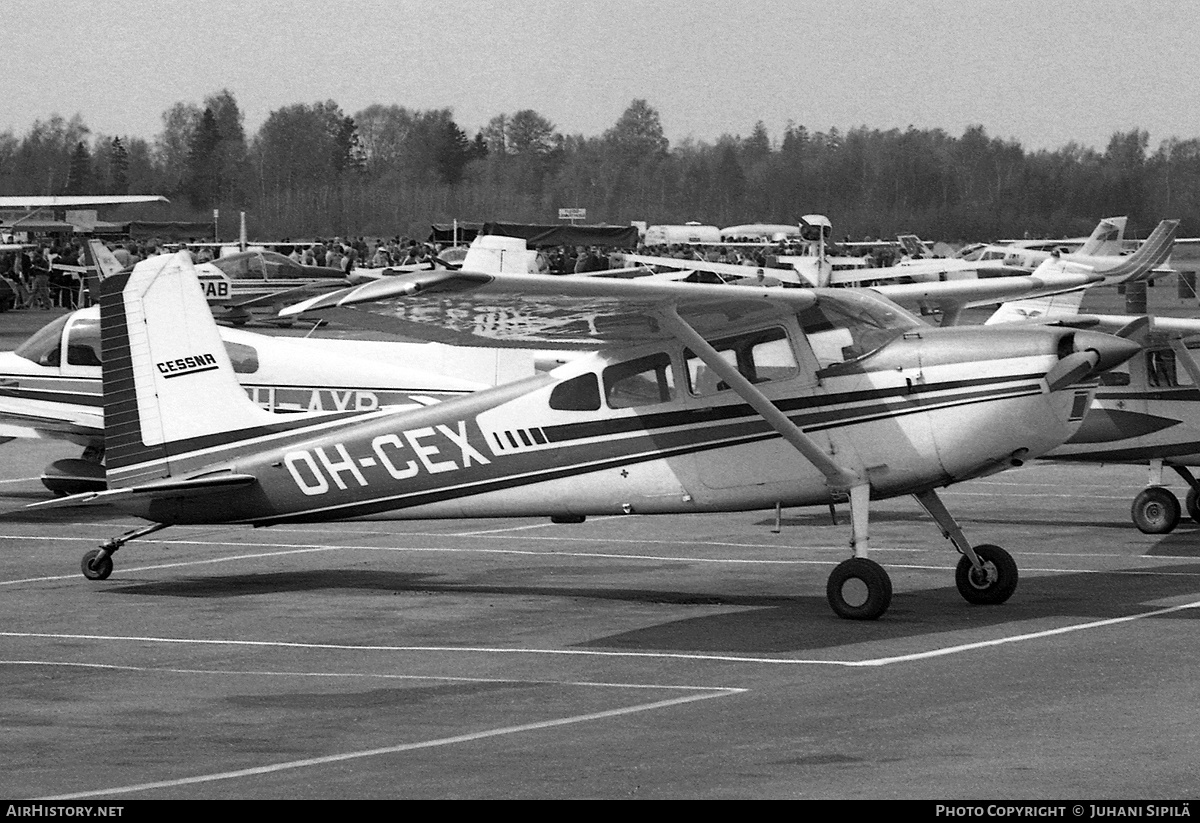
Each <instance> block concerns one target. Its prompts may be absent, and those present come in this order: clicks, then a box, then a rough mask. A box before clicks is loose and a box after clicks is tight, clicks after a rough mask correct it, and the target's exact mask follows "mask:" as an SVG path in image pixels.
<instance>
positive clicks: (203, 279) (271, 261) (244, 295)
mask: <svg viewBox="0 0 1200 823" xmlns="http://www.w3.org/2000/svg"><path fill="white" fill-rule="evenodd" d="M84 258H85V260H86V261H87V266H88V268H89V269H91V270H93V271H94V272H95V273H96V275H97V276H98V277H99V278H101V279H103V278H105V277H110V276H112V275H114V274H116V273H117V272H119V271H121V269H122V268H123V267H122V266H121V263H120V261H118V260H117V258H116V257H115V256H114V255H113V253H112V252H111V251H109V250H108V248H107V247H106V246H105V245H104V244H103V243H102V242H100V241H99V240H89V241H88V242H87V243H86V244H85V246H84ZM196 276H197V277H199V278H200V285H201V287H202V288H203V289H204V297H205V299H206V300H207V301H208V305H209V307H210V308H211V309H212V310H213V312H214V316H215V317H217V319H218V320H220V321H222V322H226V323H232V324H233V325H243V324H245V323H247V322H248V321H249V320H250V319H251V317H252V314H251V313H252V312H253V311H260V312H261V311H267V312H269V313H270V314H271V315H272V316H274V315H275V313H276V312H277V311H278V310H279V308H281V307H282V306H284V305H286V304H287V303H290V302H294V301H296V300H298V299H300V298H302V297H304V296H305V295H310V294H314V293H317V292H323V291H329V290H330V289H334V288H337V287H339V286H343V285H345V284H347V283H348V282H350V281H348V280H347V279H346V275H345V274H344V273H343V272H341V271H339V270H337V269H330V268H326V267H325V266H303V265H301V264H299V263H297V262H295V261H293V260H291V259H290V258H288V257H285V256H284V255H282V254H279V253H278V252H273V251H244V252H236V253H234V254H230V255H226V256H224V257H220V258H218V259H216V260H213V261H210V262H207V263H197V264H196Z"/></svg>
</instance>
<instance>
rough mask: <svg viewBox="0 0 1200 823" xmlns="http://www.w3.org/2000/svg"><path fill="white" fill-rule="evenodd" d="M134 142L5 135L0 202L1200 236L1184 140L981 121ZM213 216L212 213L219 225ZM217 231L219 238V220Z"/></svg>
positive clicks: (377, 108)
mask: <svg viewBox="0 0 1200 823" xmlns="http://www.w3.org/2000/svg"><path fill="white" fill-rule="evenodd" d="M162 123H163V128H162V131H161V132H160V133H159V134H158V135H156V136H155V137H154V138H153V139H152V140H147V139H145V138H141V137H136V136H131V135H123V136H110V135H103V134H96V133H93V132H92V130H91V129H89V128H88V126H87V125H86V123H85V122H84V120H83V118H82V116H81V115H79V114H76V115H74V116H73V117H71V118H70V119H64V118H63V117H62V116H60V115H57V114H55V115H52V116H51V117H50V118H49V119H47V120H44V121H43V120H38V121H37V122H35V123H34V124H33V126H32V127H30V129H29V131H28V132H27V133H25V134H24V135H21V136H18V135H16V134H14V133H13V132H12V131H11V130H10V131H5V132H0V194H18V195H30V194H84V193H86V194H123V193H138V194H146V193H153V194H165V195H167V196H168V197H170V198H171V200H172V203H171V205H170V206H168V207H166V208H165V211H166V214H164V208H163V207H161V206H159V207H155V210H154V211H153V217H154V218H155V219H175V220H208V219H211V214H212V210H213V209H221V210H222V213H223V214H226V215H233V214H235V213H236V212H238V211H245V212H246V213H247V222H248V225H249V228H250V232H251V234H252V235H253V236H255V237H258V238H263V239H267V238H270V239H283V238H285V237H290V238H297V239H298V238H313V237H325V236H330V235H343V236H346V235H350V236H357V235H367V236H393V235H399V234H407V235H409V236H418V237H419V236H423V235H424V234H425V233H426V232H427V231H428V226H429V224H430V223H437V222H450V221H451V220H454V219H457V220H460V221H483V220H508V221H518V222H543V223H545V222H556V221H557V210H558V209H559V208H585V209H587V214H588V219H589V222H606V223H613V224H628V223H629V221H631V220H645V221H647V222H649V223H683V222H687V221H689V220H696V221H699V222H701V223H710V224H715V225H718V226H723V225H730V224H734V223H749V222H765V223H794V222H796V221H797V219H798V218H799V216H801V215H803V214H808V213H813V212H816V213H821V214H825V215H827V216H828V217H829V218H830V219H831V220H832V221H833V223H834V228H835V231H836V232H837V234H838V236H841V235H843V234H846V235H850V236H852V237H854V238H855V239H858V238H860V237H863V236H871V237H889V236H893V235H895V234H896V233H898V232H915V233H917V234H920V235H922V236H925V237H930V238H940V239H947V240H975V239H991V238H998V237H1020V236H1022V235H1025V234H1029V235H1031V236H1035V237H1040V236H1049V237H1057V236H1063V235H1078V234H1086V233H1087V232H1088V231H1090V229H1091V228H1092V227H1093V226H1094V225H1095V223H1096V220H1097V219H1098V218H1100V217H1106V216H1115V215H1129V217H1130V220H1131V227H1132V228H1133V229H1134V230H1135V231H1137V232H1141V233H1143V234H1144V233H1145V232H1147V231H1149V229H1150V228H1152V227H1153V225H1154V223H1156V222H1157V221H1158V220H1159V219H1161V218H1164V217H1176V218H1179V219H1181V220H1182V224H1181V226H1180V234H1181V235H1182V236H1187V235H1189V234H1191V235H1195V234H1197V233H1200V138H1178V137H1172V138H1170V139H1168V140H1164V141H1162V142H1161V143H1160V144H1159V145H1158V146H1157V147H1156V148H1154V149H1151V147H1150V145H1149V133H1148V132H1146V131H1144V130H1141V129H1133V130H1130V131H1128V132H1117V133H1114V134H1113V135H1112V137H1111V139H1110V140H1109V143H1108V146H1107V147H1106V148H1105V150H1104V151H1103V152H1101V151H1098V150H1096V149H1093V148H1089V147H1085V146H1081V145H1079V144H1077V143H1074V142H1072V143H1069V144H1067V145H1066V146H1063V147H1062V148H1059V149H1057V150H1055V151H1047V150H1039V151H1026V150H1025V149H1024V148H1023V147H1022V146H1021V144H1020V143H1019V142H1017V141H1015V140H1005V139H1000V138H996V137H990V136H989V135H988V134H987V132H986V130H985V129H984V127H983V126H982V125H975V126H970V127H969V128H967V129H966V131H965V132H964V133H963V134H962V135H960V136H953V135H950V134H948V133H947V132H945V131H944V130H942V129H917V128H914V127H912V126H909V127H908V128H907V129H904V130H901V129H896V128H893V129H888V130H880V129H875V128H869V127H867V126H865V125H864V126H859V127H856V128H851V129H849V130H846V131H844V132H843V131H841V130H839V129H837V128H830V129H829V130H828V131H824V132H820V131H810V130H809V129H808V128H806V127H805V126H803V125H799V124H796V123H794V122H789V123H788V124H787V127H786V128H785V129H784V131H783V134H781V135H776V136H772V135H771V134H770V133H769V132H768V131H767V129H766V127H765V126H764V125H763V123H762V122H761V121H760V122H758V123H755V124H754V126H753V128H752V129H751V131H750V134H749V136H747V137H742V136H741V135H728V134H727V135H723V136H722V137H720V138H719V139H717V140H716V141H715V142H712V143H709V142H705V141H698V140H693V139H687V140H683V141H681V142H679V143H677V144H676V145H674V146H672V145H671V144H670V142H669V141H668V140H667V138H666V137H665V136H664V134H663V128H662V123H661V120H660V117H659V114H658V112H657V110H656V109H655V108H654V107H653V106H651V105H650V104H649V103H648V102H647V101H646V100H640V99H638V100H634V101H632V102H631V103H630V105H629V107H628V108H627V109H626V110H625V111H624V112H623V113H622V114H621V116H620V117H619V118H618V119H617V121H616V122H615V123H614V124H613V125H612V126H611V127H610V128H609V129H607V130H606V131H604V133H603V134H600V135H596V136H585V135H582V134H575V135H568V134H563V133H562V132H561V131H560V130H559V129H558V128H557V127H556V126H555V125H554V124H553V123H552V122H550V121H549V120H548V119H547V118H545V117H544V116H542V115H541V114H539V113H538V112H537V111H534V110H532V109H526V110H522V111H518V112H513V113H505V114H498V115H496V117H494V118H492V120H491V121H490V122H489V123H488V124H487V125H486V126H485V127H483V128H482V129H480V130H479V131H478V132H477V133H476V134H475V135H473V136H469V135H468V134H467V133H466V132H465V131H464V130H463V129H462V128H461V127H460V126H459V125H458V124H457V123H456V122H455V120H454V117H453V112H452V110H451V109H449V108H444V109H430V110H415V109H408V108H405V107H403V106H398V105H382V104H375V105H371V106H369V107H367V108H365V109H363V110H362V111H360V112H357V113H356V114H354V115H352V116H351V115H347V114H346V113H345V112H344V111H342V109H341V108H340V107H339V106H338V105H337V103H335V102H334V101H332V100H328V101H325V102H317V103H313V104H306V103H298V104H294V105H289V106H283V107H281V108H278V109H276V110H274V111H272V112H271V113H270V114H269V115H268V117H267V119H266V121H265V122H264V123H263V124H262V126H261V127H260V128H259V129H258V131H257V133H255V134H253V135H247V134H246V131H245V128H244V126H243V115H242V112H241V110H240V108H239V107H238V104H237V100H236V98H235V97H234V95H233V94H232V93H231V92H230V91H228V90H227V89H223V90H221V91H219V92H216V93H214V94H211V95H209V96H208V97H206V98H204V100H203V101H202V103H200V104H195V103H184V102H179V103H176V104H175V105H173V106H172V107H171V108H169V109H168V110H167V111H165V112H163V114H162ZM230 219H232V218H230ZM222 231H223V232H224V233H225V234H228V226H223V227H222Z"/></svg>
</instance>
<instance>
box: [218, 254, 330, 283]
mask: <svg viewBox="0 0 1200 823" xmlns="http://www.w3.org/2000/svg"><path fill="white" fill-rule="evenodd" d="M210 265H213V266H216V267H217V268H218V269H220V270H221V271H222V272H224V273H225V275H226V276H228V277H229V278H230V279H232V280H290V279H300V278H313V277H329V278H339V277H342V272H341V271H340V270H338V269H330V268H326V267H325V266H302V265H301V264H299V263H297V262H295V261H294V260H292V259H291V258H289V257H286V256H284V255H282V254H280V253H279V252H275V251H244V252H237V253H236V254H227V255H225V256H224V257H218V258H217V259H216V260H212V261H210Z"/></svg>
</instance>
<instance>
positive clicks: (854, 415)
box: [40, 255, 1137, 619]
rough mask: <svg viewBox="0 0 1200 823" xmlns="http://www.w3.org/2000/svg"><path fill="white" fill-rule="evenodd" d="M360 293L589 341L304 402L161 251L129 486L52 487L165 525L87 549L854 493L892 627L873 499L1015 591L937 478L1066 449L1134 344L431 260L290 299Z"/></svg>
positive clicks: (115, 317)
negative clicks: (249, 353) (436, 387)
mask: <svg viewBox="0 0 1200 823" xmlns="http://www.w3.org/2000/svg"><path fill="white" fill-rule="evenodd" d="M355 305H358V306H361V307H363V308H369V309H371V310H375V311H382V312H383V313H384V314H386V315H387V316H388V317H390V318H391V319H392V320H394V321H395V322H397V323H400V324H401V325H403V326H405V327H408V328H410V329H411V328H418V327H423V326H424V323H423V322H422V320H423V319H424V318H425V316H428V317H432V318H436V320H437V322H439V324H440V326H439V333H440V334H441V335H442V336H446V335H450V336H456V337H458V338H459V340H460V342H464V341H474V342H476V343H478V344H482V345H488V346H495V345H497V343H498V341H503V342H505V343H508V344H510V345H517V346H521V347H529V346H534V345H543V346H547V347H553V348H556V349H563V348H569V347H575V348H579V349H584V350H591V351H592V354H590V355H588V356H584V357H581V358H579V359H576V360H572V361H570V362H568V363H566V364H565V365H563V366H560V367H559V368H557V369H555V370H554V371H552V372H550V373H547V374H543V375H539V376H534V377H531V378H528V379H525V380H521V381H517V382H514V383H511V384H507V385H503V386H497V387H495V388H491V389H485V390H483V391H480V392H476V393H474V394H472V395H470V396H467V397H461V398H454V399H449V400H446V401H444V402H442V403H439V404H437V405H435V406H430V407H427V408H423V409H415V410H409V411H398V412H387V411H375V412H370V413H366V414H361V415H352V416H347V417H345V418H341V419H329V418H310V417H306V416H304V415H295V416H292V417H290V418H288V419H285V420H281V419H280V418H279V417H278V416H272V415H270V414H269V413H267V412H265V411H263V410H262V409H260V408H259V407H258V406H256V405H254V404H253V403H252V402H250V401H249V400H248V399H247V397H246V395H245V393H244V392H243V391H242V389H241V388H240V387H239V386H238V385H237V381H236V379H235V377H234V374H233V371H232V367H231V365H230V363H229V360H228V357H227V355H225V354H224V349H223V347H222V346H221V345H220V339H219V337H218V336H217V332H216V326H215V325H214V324H213V322H212V320H211V316H210V315H209V313H208V312H207V310H206V306H205V302H204V297H203V294H202V293H201V291H200V288H199V286H198V284H197V283H196V281H195V278H194V275H193V272H192V266H191V264H190V262H189V261H188V259H187V257H186V255H184V256H175V257H173V258H169V259H168V258H156V259H152V260H148V261H144V262H142V263H139V264H138V265H137V267H135V268H134V270H133V271H132V272H130V273H122V274H121V275H118V276H116V277H111V278H108V279H107V280H106V281H105V283H104V285H103V298H102V303H101V306H102V308H101V318H102V331H103V339H104V353H103V354H104V357H103V359H104V406H105V409H104V418H105V419H104V425H105V438H106V441H107V452H108V465H107V470H108V483H109V490H108V491H105V492H100V493H96V494H88V495H80V496H77V497H75V498H64V499H63V500H61V501H52V502H50V503H46V504H40V505H73V504H78V503H83V502H89V501H104V502H108V503H111V504H112V505H114V506H116V507H118V508H120V509H122V510H124V511H126V512H129V513H132V514H134V515H137V516H139V517H142V518H144V519H146V520H149V521H150V525H148V526H146V527H144V528H141V529H137V530H135V531H132V532H129V533H126V534H124V535H122V536H120V537H117V538H114V539H113V540H110V541H108V542H107V543H105V544H104V545H102V546H101V547H100V548H99V549H98V550H93V551H91V552H88V553H87V554H86V555H85V556H84V558H83V560H82V570H83V573H84V574H85V575H86V576H87V577H89V578H92V579H103V578H106V577H108V576H109V575H110V574H111V572H112V569H113V561H112V555H113V553H114V552H115V551H117V550H118V549H120V548H121V547H122V546H123V545H125V544H126V543H127V542H128V541H130V540H133V539H135V538H138V537H141V536H143V535H147V534H150V533H152V532H155V531H157V530H159V529H162V528H164V527H166V526H169V525H172V524H209V523H214V524H215V523H242V524H251V525H256V526H269V525H273V524H280V523H288V522H298V521H309V522H311V521H330V520H342V519H350V518H389V519H406V518H470V517H498V516H550V517H552V518H555V519H559V520H571V519H575V520H579V519H582V518H583V517H585V516H586V515H592V514H596V515H599V514H619V513H629V514H654V513H679V512H689V513H690V512H721V511H735V510H751V509H758V508H771V507H773V506H775V505H776V504H777V503H779V504H782V505H784V506H800V505H821V504H829V503H831V502H832V501H844V500H848V501H849V504H850V511H851V535H852V537H851V547H852V552H853V556H852V557H851V558H850V559H848V560H846V561H844V562H843V563H841V564H840V565H838V566H837V567H836V568H835V570H834V572H833V573H832V575H831V576H830V578H829V581H828V585H827V594H828V597H829V601H830V604H831V605H832V607H833V609H834V611H835V612H836V613H837V614H839V615H841V616H843V617H848V618H857V619H873V618H876V617H878V616H880V615H881V614H883V612H884V611H885V610H886V609H887V607H888V604H889V603H890V600H891V592H892V586H891V581H890V578H889V577H888V575H887V573H886V572H885V571H884V570H883V568H882V567H881V566H879V565H878V564H877V563H875V562H874V561H873V560H871V559H870V558H869V557H868V554H869V547H870V540H869V537H868V521H869V518H868V510H869V506H870V502H871V500H872V499H880V498H887V497H892V496H896V495H913V496H914V497H915V498H916V499H917V500H918V501H919V502H920V504H921V505H922V506H923V507H924V508H925V509H926V510H927V511H928V512H929V513H930V514H931V515H932V516H933V518H934V519H935V520H936V521H937V523H938V525H939V526H940V527H941V530H942V532H943V534H944V535H946V536H947V537H948V538H949V539H950V541H951V543H952V544H953V545H954V547H955V548H956V549H957V550H958V551H959V552H960V553H961V554H962V555H963V556H962V558H961V560H960V561H959V565H958V570H957V574H956V580H957V583H958V588H959V590H960V592H961V593H962V594H963V596H964V597H965V598H966V599H967V600H968V601H970V602H973V603H999V602H1003V601H1005V600H1007V599H1008V598H1009V596H1011V594H1012V593H1013V591H1014V589H1015V588H1016V584H1017V567H1016V564H1015V562H1014V561H1013V559H1012V557H1011V556H1010V555H1009V553H1008V552H1006V551H1004V550H1003V549H1001V548H999V547H995V546H987V545H973V544H972V543H970V542H969V541H968V540H967V538H966V536H965V535H964V534H963V532H962V530H961V529H960V528H959V527H958V525H957V523H956V522H955V521H954V519H953V517H952V516H951V515H950V514H949V512H948V511H947V510H946V508H945V506H943V505H942V502H941V500H940V499H939V497H938V494H937V491H936V490H937V489H938V488H939V487H942V486H946V485H948V484H951V483H955V482H958V481H961V480H967V479H970V478H974V477H980V476H984V475H988V474H991V473H994V472H997V471H1001V470H1003V469H1005V468H1007V467H1009V466H1014V465H1019V464H1020V463H1021V462H1022V461H1024V460H1026V459H1029V458H1033V457H1036V456H1037V455H1040V454H1042V453H1044V452H1046V451H1047V450H1049V449H1051V448H1053V447H1054V446H1056V445H1058V444H1059V443H1061V442H1063V441H1064V440H1065V439H1066V438H1067V437H1069V436H1070V434H1071V433H1072V432H1073V431H1074V430H1075V428H1076V427H1077V425H1078V421H1079V419H1080V418H1081V417H1082V415H1083V411H1084V409H1086V408H1087V405H1088V402H1089V401H1090V399H1091V396H1092V393H1093V391H1094V388H1095V385H1096V376H1097V375H1098V374H1099V373H1100V372H1102V371H1104V370H1106V369H1108V368H1111V367H1112V366H1114V365H1116V364H1117V363H1120V362H1122V361H1123V360H1125V359H1126V358H1127V357H1129V356H1131V355H1132V354H1133V352H1134V351H1136V350H1137V347H1136V346H1134V345H1132V344H1130V343H1128V342H1127V341H1124V340H1120V339H1118V338H1115V337H1111V336H1108V335H1102V334H1096V333H1088V332H1081V331H1074V330H1064V329H1052V328H1031V329H987V328H978V327H975V328H952V329H932V328H929V327H927V326H924V325H923V324H922V323H921V322H920V321H919V320H918V319H917V318H915V317H914V316H912V315H910V314H908V313H907V312H905V311H904V310H903V309H900V308H899V307H897V306H896V305H894V304H892V303H890V302H888V301H887V300H884V299H882V298H880V297H878V296H876V295H872V294H870V293H865V292H859V291H855V290H846V289H841V290H837V289H829V290H826V289H779V288H761V287H750V286H746V287H730V286H723V285H711V286H706V285H701V284H681V283H674V282H663V281H653V280H650V281H636V280H620V279H615V280H613V279H605V278H594V277H591V278H589V277H576V276H570V275H567V276H561V277H548V276H539V275H504V274H485V273H478V272H465V271H432V272H418V273H412V274H405V275H397V276H395V277H391V278H388V279H386V280H380V281H376V282H373V283H368V284H365V285H363V286H359V287H356V288H352V289H347V290H344V291H342V292H337V293H333V294H331V295H328V296H325V297H322V298H317V299H314V300H311V301H308V302H307V303H304V304H300V305H299V306H296V307H293V309H292V310H289V312H290V313H293V314H299V313H303V312H309V311H317V310H328V309H334V308H338V307H341V311H343V312H349V313H354V312H356V311H358V310H359V309H355V308H350V307H352V306H355ZM210 356H211V358H212V361H214V362H210V360H209V357H210ZM188 357H191V358H192V365H187V360H186V358H188ZM181 360H182V361H183V363H184V365H183V366H182V367H179V368H176V369H174V370H168V371H165V372H164V370H163V369H162V368H161V365H162V364H164V363H178V362H180V361H181Z"/></svg>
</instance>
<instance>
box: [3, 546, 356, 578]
mask: <svg viewBox="0 0 1200 823" xmlns="http://www.w3.org/2000/svg"><path fill="white" fill-rule="evenodd" d="M339 548H342V547H341V546H311V547H308V548H297V549H291V550H289V551H277V552H256V553H254V554H238V555H233V556H231V557H208V558H204V559H203V560H181V561H178V562H174V563H159V564H156V565H151V566H129V567H127V568H126V567H123V568H122V569H121V570H122V571H124V572H144V571H154V570H156V569H175V568H180V567H183V566H204V565H211V564H213V563H232V562H236V561H239V560H257V559H259V558H262V557H280V556H286V555H292V554H311V553H313V552H325V551H333V550H334V549H339ZM81 577H83V575H82V573H76V574H58V575H51V576H47V577H25V578H21V579H19V580H0V586H15V585H17V584H18V583H52V582H54V581H56V580H78V579H79V578H81Z"/></svg>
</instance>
